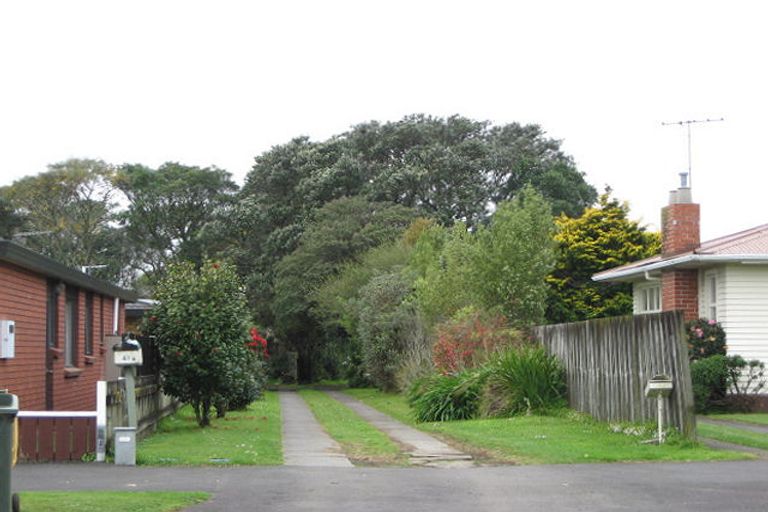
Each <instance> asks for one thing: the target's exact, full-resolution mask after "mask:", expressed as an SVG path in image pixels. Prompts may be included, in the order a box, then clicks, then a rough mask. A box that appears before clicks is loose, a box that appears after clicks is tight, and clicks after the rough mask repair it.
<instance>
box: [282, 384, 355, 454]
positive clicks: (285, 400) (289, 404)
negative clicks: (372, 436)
mask: <svg viewBox="0 0 768 512" xmlns="http://www.w3.org/2000/svg"><path fill="white" fill-rule="evenodd" d="M279 396H280V408H281V409H282V416H283V461H284V464H285V465H286V466H330V467H341V468H351V467H352V463H351V462H350V461H349V459H348V458H347V457H346V456H345V455H344V454H343V452H342V451H341V447H340V446H339V444H338V443H337V442H336V441H334V440H333V439H331V437H330V436H329V435H328V434H327V433H326V432H325V430H323V428H322V427H321V426H320V424H319V423H318V422H317V420H316V419H315V416H314V415H313V414H312V411H311V410H310V409H309V406H308V405H307V403H306V402H305V401H304V400H303V399H302V398H301V397H300V396H299V395H298V394H297V393H295V392H293V391H280V392H279Z"/></svg>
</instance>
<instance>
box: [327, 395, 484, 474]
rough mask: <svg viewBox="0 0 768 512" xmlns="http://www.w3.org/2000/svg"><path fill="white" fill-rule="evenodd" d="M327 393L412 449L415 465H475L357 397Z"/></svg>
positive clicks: (460, 454)
mask: <svg viewBox="0 0 768 512" xmlns="http://www.w3.org/2000/svg"><path fill="white" fill-rule="evenodd" d="M326 393H328V394H329V395H330V396H332V397H333V398H335V399H336V400H338V401H339V402H341V403H343V404H344V405H346V406H347V407H349V408H350V409H352V410H353V411H355V412H356V413H357V414H359V415H360V417H362V418H363V419H364V420H366V421H367V422H368V423H370V424H371V425H373V426H374V427H376V428H378V429H379V430H381V431H382V432H384V433H385V434H387V435H388V436H389V437H390V438H392V439H393V440H394V441H395V442H397V443H400V444H402V445H405V446H407V447H408V449H409V450H410V451H409V452H408V455H409V456H410V462H411V464H416V465H421V466H434V467H471V466H472V465H473V463H472V456H471V455H468V454H466V453H463V452H460V451H458V450H456V449H454V448H452V447H450V446H448V445H447V444H445V443H444V442H442V441H440V440H439V439H436V438H434V437H433V436H430V435H429V434H426V433H424V432H422V431H420V430H416V429H415V428H412V427H409V426H408V425H405V424H404V423H401V422H399V421H397V420H395V419H393V418H392V417H390V416H388V415H386V414H384V413H382V412H380V411H377V410H376V409H374V408H373V407H370V406H368V405H366V404H364V403H363V402H361V401H360V400H357V399H356V398H353V397H351V396H349V395H347V394H345V393H341V392H338V391H326Z"/></svg>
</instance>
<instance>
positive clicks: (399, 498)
mask: <svg viewBox="0 0 768 512" xmlns="http://www.w3.org/2000/svg"><path fill="white" fill-rule="evenodd" d="M13 487H14V490H15V491H19V490H57V489H61V490H73V489H114V490H202V491H209V492H212V493H213V494H214V497H213V499H211V500H210V501H208V502H207V503H204V504H201V505H198V506H196V507H193V508H191V509H189V510H194V511H211V510H216V511H278V512H282V511H286V512H287V511H317V512H324V511H329V512H330V511H333V512H380V511H381V512H383V511H395V512H420V511H430V512H434V511H438V512H467V511H470V512H480V511H486V510H487V511H539V510H541V511H545V512H559V511H580V510H583V511H603V510H605V511H608V510H611V511H614V510H627V511H667V510H669V511H675V512H683V511H691V512H694V511H695V512H706V511H712V512H715V511H716V512H726V511H727V512H732V511H733V512H735V511H761V512H764V511H765V510H768V462H767V461H739V462H716V463H642V464H583V465H561V466H506V467H478V468H466V469H449V470H446V469H430V468H405V469H402V468H334V467H288V466H283V467H270V468H254V467H232V468H160V467H116V466H111V465H99V464H68V465H56V464H39V465H35V464H28V465H20V466H17V467H16V468H15V469H14V472H13Z"/></svg>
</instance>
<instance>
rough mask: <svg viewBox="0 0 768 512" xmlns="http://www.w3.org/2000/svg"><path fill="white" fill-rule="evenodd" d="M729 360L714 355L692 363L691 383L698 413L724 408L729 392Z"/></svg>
mask: <svg viewBox="0 0 768 512" xmlns="http://www.w3.org/2000/svg"><path fill="white" fill-rule="evenodd" d="M729 375H730V374H729V371H728V358H727V357H726V356H724V355H719V354H718V355H714V356H710V357H706V358H703V359H698V360H694V361H693V362H692V363H691V381H692V383H693V399H694V404H695V407H696V412H705V411H707V410H710V409H713V408H716V407H718V406H722V405H723V404H724V400H725V394H726V393H727V391H728V381H729Z"/></svg>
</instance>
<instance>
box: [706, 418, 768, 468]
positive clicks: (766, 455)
mask: <svg viewBox="0 0 768 512" xmlns="http://www.w3.org/2000/svg"><path fill="white" fill-rule="evenodd" d="M696 421H697V422H699V423H705V424H708V425H716V426H721V427H731V428H737V429H741V430H745V431H748V432H757V433H758V434H767V435H768V426H765V425H755V424H752V423H745V422H743V421H735V420H716V419H713V418H704V417H702V416H698V417H697V418H696ZM699 441H701V442H702V443H704V444H705V445H707V446H709V447H710V448H715V449H717V450H733V451H736V452H745V453H751V454H752V455H755V456H756V457H758V458H760V459H768V450H763V449H761V448H755V447H752V446H745V445H742V444H735V443H729V442H726V441H719V440H717V439H710V438H708V437H703V436H699Z"/></svg>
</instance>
